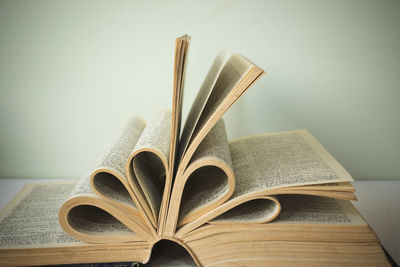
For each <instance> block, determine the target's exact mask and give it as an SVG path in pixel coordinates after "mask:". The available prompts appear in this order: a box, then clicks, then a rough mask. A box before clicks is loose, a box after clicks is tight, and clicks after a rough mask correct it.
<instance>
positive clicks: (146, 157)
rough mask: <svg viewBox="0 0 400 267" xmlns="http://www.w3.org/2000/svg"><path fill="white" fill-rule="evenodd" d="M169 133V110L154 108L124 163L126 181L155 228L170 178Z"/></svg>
mask: <svg viewBox="0 0 400 267" xmlns="http://www.w3.org/2000/svg"><path fill="white" fill-rule="evenodd" d="M170 132H171V112H170V111H169V110H166V109H160V110H158V111H156V112H155V113H154V114H153V117H152V119H151V120H150V122H149V123H148V124H147V126H146V128H145V129H144V130H143V133H142V135H141V136H140V138H139V140H138V142H137V144H136V145H135V147H134V149H133V151H132V153H131V155H130V156H129V158H128V160H127V162H126V172H127V176H128V181H129V184H130V186H131V187H132V190H133V192H134V194H135V196H136V197H137V198H138V200H139V203H140V206H141V208H142V209H143V210H144V212H145V214H146V217H148V218H150V220H151V222H152V225H153V227H154V228H157V226H158V217H159V210H160V207H161V201H162V196H163V192H164V186H165V182H166V180H168V179H171V178H170V176H169V175H170V172H169V167H168V159H169V144H170Z"/></svg>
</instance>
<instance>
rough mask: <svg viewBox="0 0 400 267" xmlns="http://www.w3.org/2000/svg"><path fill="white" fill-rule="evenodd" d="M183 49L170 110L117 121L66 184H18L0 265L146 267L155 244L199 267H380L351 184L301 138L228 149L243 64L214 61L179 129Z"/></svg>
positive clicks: (247, 69) (7, 212)
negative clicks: (230, 113) (100, 148)
mask: <svg viewBox="0 0 400 267" xmlns="http://www.w3.org/2000/svg"><path fill="white" fill-rule="evenodd" d="M189 43H190V37H189V36H187V35H184V36H182V37H180V38H177V40H176V43H175V60H174V83H173V101H172V108H171V110H169V109H160V110H157V111H155V113H154V114H153V117H152V119H151V120H150V121H148V122H145V121H144V120H143V119H142V118H141V117H140V116H137V115H132V116H129V117H127V118H126V120H125V121H124V122H123V123H122V124H121V127H120V129H118V131H117V132H116V135H115V138H114V140H113V141H112V142H111V144H110V145H109V146H107V147H106V148H105V149H104V153H103V154H102V155H100V157H99V158H98V160H97V161H95V162H94V164H93V166H92V167H91V168H90V169H89V171H88V172H87V173H86V174H84V175H83V176H82V177H81V179H79V180H78V181H77V182H76V183H55V184H54V183H52V184H36V185H28V186H27V187H25V188H24V189H23V190H22V191H21V192H20V193H19V194H18V195H17V196H16V198H15V199H14V200H13V201H12V202H11V203H10V204H9V205H8V206H7V207H6V208H5V209H4V210H3V211H2V213H1V215H0V241H1V244H0V246H1V247H0V264H1V265H44V264H73V263H96V262H130V261H134V262H142V263H145V262H147V261H149V259H150V255H151V249H152V247H153V246H154V244H156V243H157V242H159V241H160V240H162V239H166V240H171V241H174V242H176V243H177V244H179V245H181V246H182V247H184V248H185V249H186V250H187V251H188V252H189V253H190V255H191V256H192V257H193V259H194V261H195V262H196V263H197V264H198V265H207V266H208V265H236V264H245V265H254V264H255V265H264V264H297V263H304V264H311V263H312V264H317V265H318V264H322V263H330V264H339V263H340V264H360V265H365V264H370V265H382V264H387V261H386V258H385V255H384V253H383V251H382V249H381V247H380V245H379V241H378V239H377V238H376V236H375V234H374V233H373V232H372V231H371V230H370V229H369V227H368V224H367V223H366V222H365V221H364V220H363V219H362V217H361V216H360V215H359V214H358V213H357V211H356V210H355V209H354V207H353V206H352V205H351V203H350V200H355V199H356V197H355V194H354V191H355V190H354V188H353V187H352V185H351V183H350V182H351V181H353V178H352V177H351V176H350V175H349V173H348V172H347V171H346V170H345V169H344V168H343V167H342V166H341V165H340V164H339V162H338V161H337V160H335V159H334V158H333V156H332V155H331V154H329V152H328V151H327V150H326V149H325V148H324V147H323V146H322V145H321V144H320V143H319V142H318V141H317V140H316V139H315V138H314V137H313V136H312V135H311V133H310V132H309V131H307V130H294V131H287V132H279V133H266V134H260V135H254V136H248V137H244V138H239V139H236V140H232V141H228V139H227V133H226V128H225V122H224V120H223V118H222V116H223V114H224V113H225V112H226V111H227V110H228V109H229V107H230V106H232V105H233V104H234V103H235V101H236V100H237V99H238V98H239V97H241V96H242V95H243V94H244V93H245V92H246V91H247V90H248V88H250V87H251V86H252V85H253V84H254V83H255V82H256V81H257V80H258V79H259V78H260V77H261V76H262V75H263V74H264V71H263V70H262V69H261V68H260V67H258V66H257V65H255V64H254V63H252V62H251V61H250V60H248V59H246V58H245V57H243V56H241V55H239V54H230V53H229V52H227V51H222V52H220V53H219V54H218V55H217V57H216V59H215V60H214V62H213V64H212V66H211V68H210V70H209V72H208V74H207V76H206V78H205V80H204V82H203V84H202V86H201V88H200V90H199V92H198V94H197V97H196V99H195V101H194V103H193V105H192V107H191V109H190V111H189V113H188V116H187V119H186V121H185V124H184V126H183V127H181V117H182V99H183V93H184V90H183V89H184V79H185V70H186V66H187V57H188V48H189ZM181 128H182V130H181Z"/></svg>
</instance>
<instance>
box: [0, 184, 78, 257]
mask: <svg viewBox="0 0 400 267" xmlns="http://www.w3.org/2000/svg"><path fill="white" fill-rule="evenodd" d="M74 186H75V184H74V183H55V184H35V185H34V184H30V185H27V186H25V187H24V189H23V190H22V191H21V192H20V193H19V194H18V195H17V196H16V198H14V199H13V200H12V202H11V203H10V204H9V205H8V206H7V207H6V208H5V209H3V210H2V211H1V215H0V248H1V249H5V248H21V247H41V246H48V245H50V244H51V245H52V246H65V245H73V244H75V243H80V242H79V241H78V240H76V239H73V238H72V237H70V236H68V235H67V234H66V233H65V232H64V231H63V229H62V228H61V227H60V225H59V224H58V217H57V213H58V209H59V208H60V206H61V205H62V203H63V202H64V200H65V199H66V198H67V196H68V195H69V194H70V192H71V190H72V188H73V187H74Z"/></svg>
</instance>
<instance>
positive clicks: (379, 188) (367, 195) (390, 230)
mask: <svg viewBox="0 0 400 267" xmlns="http://www.w3.org/2000/svg"><path fill="white" fill-rule="evenodd" d="M52 181H62V180H58V179H57V180H55V179H52V180H40V179H0V209H2V208H3V207H4V206H5V205H7V203H8V202H9V201H10V200H11V199H12V198H13V197H14V196H15V195H16V194H17V193H18V192H19V191H20V190H21V189H22V188H23V187H24V185H25V184H27V183H38V182H52ZM353 185H354V187H355V188H356V195H357V197H358V201H355V202H353V204H354V206H355V207H356V208H357V209H358V211H359V212H360V213H361V215H362V216H363V217H364V218H365V220H366V221H367V222H368V224H369V225H370V226H371V228H372V229H373V230H374V231H375V233H376V234H377V235H378V237H379V239H380V241H381V243H382V245H383V247H384V248H385V249H386V250H387V252H388V253H389V254H390V255H391V256H392V258H393V260H394V261H396V263H398V264H400V180H399V181H355V182H353ZM179 253H182V252H181V251H179V248H178V251H176V248H175V251H174V252H169V253H160V255H157V258H156V259H155V260H154V261H153V255H152V264H151V265H154V266H156V265H158V264H157V263H162V262H165V260H171V259H172V258H171V255H173V256H174V257H173V258H175V261H174V264H175V265H180V266H182V265H187V264H189V263H190V261H188V258H187V257H185V255H183V257H182V259H181V260H176V259H177V258H176V256H177V254H179ZM169 263H171V262H169Z"/></svg>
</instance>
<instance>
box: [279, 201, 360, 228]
mask: <svg viewBox="0 0 400 267" xmlns="http://www.w3.org/2000/svg"><path fill="white" fill-rule="evenodd" d="M277 197H278V199H279V202H280V203H281V206H282V210H281V213H280V214H279V215H278V217H277V218H276V219H275V221H273V222H272V223H278V224H281V223H285V224H286V223H290V224H293V223H294V224H304V223H313V224H315V223H320V224H341V225H342V224H355V225H360V224H366V222H365V221H364V219H363V218H362V217H361V216H360V215H359V213H358V212H357V210H356V209H355V208H354V207H353V205H352V204H351V203H350V202H349V201H347V200H340V199H333V198H326V197H319V196H306V195H279V196H277Z"/></svg>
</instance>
